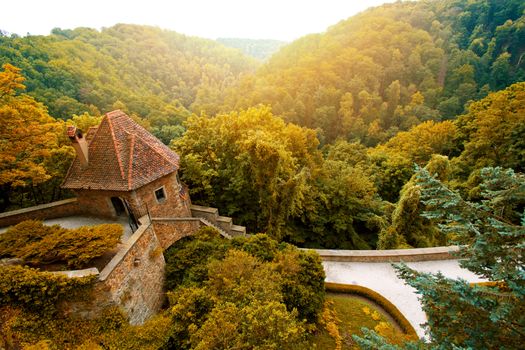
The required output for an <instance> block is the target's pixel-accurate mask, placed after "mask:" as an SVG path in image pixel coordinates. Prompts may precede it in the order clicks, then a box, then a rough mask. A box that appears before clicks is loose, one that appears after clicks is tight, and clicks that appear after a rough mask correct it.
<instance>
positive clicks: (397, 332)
mask: <svg viewBox="0 0 525 350" xmlns="http://www.w3.org/2000/svg"><path fill="white" fill-rule="evenodd" d="M326 301H327V303H326V304H325V311H324V312H323V322H324V323H325V329H323V330H322V331H320V332H319V333H318V334H316V335H315V336H314V337H313V338H312V341H311V347H312V348H314V349H322V350H329V349H336V348H337V347H336V339H337V338H338V339H339V341H340V346H341V347H340V349H342V350H347V349H358V347H357V345H356V344H355V342H354V340H353V338H352V335H354V334H355V335H362V332H361V328H362V327H366V328H369V329H374V330H376V332H378V333H379V334H381V335H383V336H386V337H387V338H388V339H389V340H390V341H391V342H393V343H402V342H403V341H404V340H407V336H406V334H405V333H404V332H403V331H402V330H401V329H400V328H399V327H398V326H397V324H393V323H392V321H391V320H392V319H391V318H390V317H388V316H387V315H386V314H385V313H384V311H383V310H382V309H379V308H378V307H377V306H376V305H375V304H373V303H372V302H369V301H367V300H366V299H363V298H362V297H359V296H356V295H351V294H340V293H339V294H338V293H328V294H327V296H326ZM327 307H328V309H331V312H328V311H327V310H326V308H327ZM327 316H328V317H327ZM334 316H335V317H334ZM330 323H332V326H327V325H328V324H330ZM334 325H335V327H334ZM329 330H330V331H329Z"/></svg>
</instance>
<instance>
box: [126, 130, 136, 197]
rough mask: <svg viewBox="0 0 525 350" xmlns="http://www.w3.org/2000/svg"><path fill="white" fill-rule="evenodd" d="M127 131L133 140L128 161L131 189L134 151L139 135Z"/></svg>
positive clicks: (129, 187)
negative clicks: (136, 138)
mask: <svg viewBox="0 0 525 350" xmlns="http://www.w3.org/2000/svg"><path fill="white" fill-rule="evenodd" d="M126 133H127V134H128V137H129V138H131V142H130V146H129V163H128V190H130V189H131V185H132V184H131V180H132V178H133V177H132V176H133V153H134V149H135V137H137V135H135V134H130V133H129V132H127V131H126Z"/></svg>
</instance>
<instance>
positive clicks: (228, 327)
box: [166, 229, 325, 349]
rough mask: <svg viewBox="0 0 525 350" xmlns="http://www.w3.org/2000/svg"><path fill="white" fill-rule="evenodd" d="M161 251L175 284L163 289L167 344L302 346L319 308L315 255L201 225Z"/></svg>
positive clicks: (321, 286)
mask: <svg viewBox="0 0 525 350" xmlns="http://www.w3.org/2000/svg"><path fill="white" fill-rule="evenodd" d="M197 241H199V242H200V244H195V243H196V242H197ZM216 252H219V254H216ZM166 256H167V271H171V272H170V273H169V274H168V275H167V279H168V283H169V286H171V287H170V288H174V287H175V290H172V291H170V292H168V298H169V300H170V304H171V307H170V309H169V313H170V315H171V316H172V319H173V331H172V336H171V339H170V347H169V348H177V349H229V348H232V347H235V348H238V349H292V348H301V345H302V344H303V342H304V340H305V339H306V335H307V332H308V328H309V327H311V326H312V325H313V324H315V323H316V322H317V320H318V317H319V314H320V312H321V309H322V307H323V302H324V277H325V276H324V270H323V268H322V264H321V260H320V258H319V256H318V255H317V254H316V253H313V252H303V251H299V250H298V249H296V248H295V247H293V246H290V245H288V244H283V243H281V244H279V243H278V242H277V241H275V240H273V239H271V238H270V237H268V236H267V235H262V234H258V235H254V236H251V237H238V238H234V239H232V240H224V239H223V238H219V236H218V233H213V232H212V231H211V230H209V229H205V230H202V229H201V231H200V232H199V233H198V234H197V236H192V237H186V238H184V239H182V240H181V241H178V242H177V243H176V245H175V246H172V247H170V248H169V249H168V251H167V252H166ZM210 256H213V257H212V258H211V259H208V257H210ZM203 269H204V273H199V274H198V275H197V274H195V272H196V271H202V270H203ZM174 272H177V273H174ZM190 275H192V276H193V278H189V277H190ZM174 279H177V281H180V282H179V283H176V284H174V283H173V282H174Z"/></svg>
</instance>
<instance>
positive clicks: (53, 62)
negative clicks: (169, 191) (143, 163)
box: [0, 24, 257, 126]
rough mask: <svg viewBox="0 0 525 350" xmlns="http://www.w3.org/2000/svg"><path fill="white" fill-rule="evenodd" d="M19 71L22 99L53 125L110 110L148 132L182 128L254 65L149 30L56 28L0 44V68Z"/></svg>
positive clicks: (203, 43)
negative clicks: (41, 107)
mask: <svg viewBox="0 0 525 350" xmlns="http://www.w3.org/2000/svg"><path fill="white" fill-rule="evenodd" d="M4 63H10V64H13V65H15V66H17V67H19V68H20V69H22V73H23V75H24V76H25V77H26V79H27V80H26V85H27V92H28V94H29V95H31V96H33V97H35V98H36V99H37V100H38V101H40V102H43V103H44V104H45V105H46V106H48V107H49V112H50V114H51V115H53V116H54V117H55V118H61V119H67V118H70V117H71V115H72V114H82V113H84V112H89V113H91V114H95V115H97V114H100V113H101V112H105V111H108V110H111V109H114V108H115V107H118V108H121V109H125V110H127V111H129V112H130V113H134V114H137V115H139V116H141V117H143V118H147V119H148V120H149V122H150V123H151V124H152V125H153V126H164V125H170V124H180V122H181V121H182V120H184V118H185V117H186V116H187V115H189V111H194V112H197V113H200V112H201V111H206V112H208V113H210V114H213V113H214V109H213V108H210V106H209V105H210V103H211V104H215V103H216V102H215V101H217V100H219V101H220V100H221V99H222V94H223V91H224V90H225V88H226V87H228V86H230V85H231V84H232V83H233V82H235V81H236V80H237V79H238V77H239V75H241V74H246V73H249V72H253V71H254V69H255V67H256V66H257V64H256V63H255V61H254V60H251V59H249V58H247V57H245V56H243V55H242V54H241V53H239V52H238V51H237V50H234V49H229V48H226V47H224V46H222V45H220V44H218V43H216V42H214V41H212V40H205V39H200V38H195V37H187V36H184V35H181V34H177V33H175V32H171V31H166V30H161V29H159V28H155V27H147V26H137V25H129V24H118V25H115V26H113V27H110V28H105V29H103V30H102V31H97V30H94V29H90V28H77V29H74V30H70V29H60V28H56V29H54V30H53V31H52V33H51V35H49V36H27V37H23V38H20V37H16V36H11V37H7V36H3V37H0V64H4Z"/></svg>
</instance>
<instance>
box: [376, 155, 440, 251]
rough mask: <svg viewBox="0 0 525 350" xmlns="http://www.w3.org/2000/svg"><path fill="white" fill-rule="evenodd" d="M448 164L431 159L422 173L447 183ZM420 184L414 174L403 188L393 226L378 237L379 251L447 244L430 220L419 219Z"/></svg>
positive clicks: (438, 156) (422, 206) (420, 205)
mask: <svg viewBox="0 0 525 350" xmlns="http://www.w3.org/2000/svg"><path fill="white" fill-rule="evenodd" d="M449 168H450V166H449V161H448V158H447V157H445V156H440V155H434V156H433V157H432V159H431V160H430V161H429V162H428V164H427V165H426V167H425V169H427V171H429V172H430V173H431V174H433V175H435V176H436V177H438V178H439V179H440V180H441V181H446V180H447V179H448V174H449ZM420 199H421V183H420V181H419V179H418V177H417V175H416V174H414V175H413V176H412V178H411V179H410V180H409V181H408V182H407V183H406V184H405V185H404V186H403V189H402V190H401V193H400V197H399V201H398V203H397V205H396V208H395V210H394V212H393V213H392V224H391V225H390V226H388V227H386V228H384V229H383V230H382V231H381V232H380V234H379V242H378V245H377V246H378V248H379V249H401V248H424V247H434V246H440V245H446V244H447V238H446V235H444V234H442V233H441V232H440V231H439V230H438V228H437V226H436V225H435V224H434V223H433V222H432V221H431V220H429V219H427V218H424V217H421V216H420V213H421V212H423V211H424V210H425V205H424V204H423V203H421V201H420Z"/></svg>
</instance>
